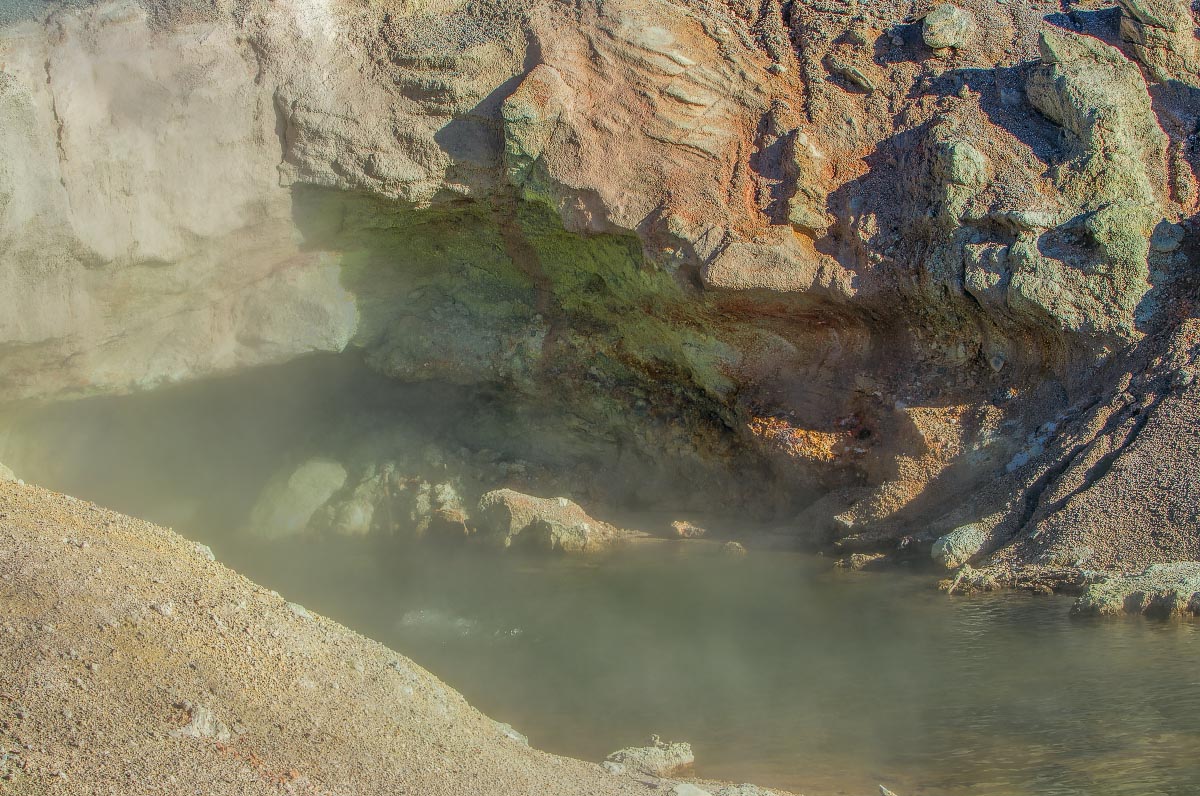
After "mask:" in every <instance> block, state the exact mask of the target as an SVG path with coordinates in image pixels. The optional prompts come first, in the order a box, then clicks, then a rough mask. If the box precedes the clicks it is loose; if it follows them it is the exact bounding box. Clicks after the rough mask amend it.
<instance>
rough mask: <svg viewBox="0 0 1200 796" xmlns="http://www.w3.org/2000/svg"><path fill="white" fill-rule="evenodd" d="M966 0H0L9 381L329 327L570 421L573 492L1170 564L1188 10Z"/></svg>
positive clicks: (1188, 369) (1187, 412) (127, 374)
mask: <svg viewBox="0 0 1200 796" xmlns="http://www.w3.org/2000/svg"><path fill="white" fill-rule="evenodd" d="M960 6H961V7H950V6H947V7H943V6H939V7H937V8H936V9H934V10H933V12H932V13H930V14H929V15H927V16H917V15H912V14H911V10H912V9H911V7H910V5H909V4H907V3H904V4H901V3H894V2H879V3H870V4H861V5H860V4H858V3H853V2H841V0H832V1H831V2H825V3H807V2H790V3H783V4H780V3H777V2H774V1H773V0H772V2H767V3H763V4H757V3H755V4H751V3H742V2H739V0H724V2H722V1H721V0H690V1H689V2H684V3H676V2H667V1H666V0H649V1H647V0H637V1H636V2H635V1H634V0H604V1H603V2H586V3H575V2H560V1H558V0H505V1H504V2H462V1H461V0H390V1H389V2H365V0H363V1H362V2H358V1H357V0H289V2H274V3H270V2H265V0H264V1H263V2H258V1H257V0H246V1H242V2H233V1H232V0H214V1H213V2H203V3H201V2H186V1H185V0H168V1H167V2H149V1H148V0H147V2H145V3H144V4H138V3H134V2H102V3H93V4H85V5H84V6H83V7H80V8H74V7H73V8H64V9H60V10H57V11H53V12H49V13H41V14H40V16H36V17H34V16H33V15H32V14H28V15H26V16H25V17H24V18H21V19H16V20H13V21H10V22H9V23H8V24H7V26H6V27H4V28H3V29H0V65H2V71H0V139H2V140H3V146H4V151H5V153H6V158H5V160H4V163H3V164H0V208H3V211H2V212H3V215H2V217H0V240H2V241H3V245H2V247H0V277H2V279H3V283H4V284H5V286H6V287H5V290H4V291H3V293H2V294H0V368H2V369H3V372H4V374H5V378H4V380H3V382H2V383H0V398H3V399H5V400H18V399H37V400H57V399H61V398H66V397H72V396H79V395H85V394H93V393H123V392H129V391H134V390H145V389H153V388H155V387H157V386H160V385H164V384H167V383H172V382H179V381H184V380H191V379H200V378H203V377H206V376H210V375H213V374H218V373H225V372H230V371H235V370H244V369H249V368H254V367H257V366H261V365H265V364H269V363H278V362H283V361H287V360H289V359H293V358H295V357H298V356H300V355H303V354H306V353H309V352H317V351H327V352H328V351H343V350H346V349H359V350H361V351H362V352H363V354H364V355H365V357H366V359H367V361H368V362H369V363H370V365H371V366H372V367H373V368H374V369H376V370H378V371H379V372H381V373H383V374H386V375H387V376H389V377H391V378H394V379H397V380H402V381H406V382H413V383H416V382H430V383H438V384H449V385H456V386H458V387H460V388H462V389H464V390H471V391H475V392H477V393H480V394H486V395H488V396H490V398H489V400H491V401H493V402H495V403H497V404H501V405H503V406H504V407H506V410H505V412H506V414H505V417H507V418H508V423H509V425H508V426H506V431H507V433H510V434H513V435H521V434H536V433H538V429H539V419H538V418H539V412H540V411H543V410H545V411H547V412H553V413H557V414H558V415H560V416H563V417H567V418H569V419H570V422H569V423H567V424H566V426H567V427H568V428H569V429H570V432H569V434H567V437H569V439H568V440H567V441H565V442H564V441H562V440H560V441H559V442H560V443H561V445H562V446H565V447H566V448H567V449H571V446H572V445H575V446H587V447H588V450H589V452H590V453H591V454H595V455H594V456H592V461H594V462H595V465H594V467H592V469H590V470H588V469H586V468H585V469H583V470H581V471H579V472H573V473H569V474H562V473H558V474H557V475H556V476H555V477H556V478H557V481H556V482H555V485H556V486H557V487H559V488H561V489H562V490H563V491H574V492H575V493H576V494H585V493H586V494H589V495H592V496H593V497H594V499H595V501H596V502H598V503H601V504H603V503H605V502H607V503H609V504H616V503H621V502H629V501H631V500H632V501H635V502H639V503H640V504H643V505H649V506H655V507H672V508H686V509H691V510H697V511H700V510H704V511H714V510H717V509H722V510H734V511H746V510H750V511H752V512H753V513H754V514H756V515H757V516H759V517H761V518H763V519H765V520H769V521H770V522H773V523H775V524H776V525H780V526H782V527H783V529H784V530H785V531H787V532H789V533H794V534H797V535H800V536H803V537H804V538H805V539H806V540H807V541H809V542H811V543H814V544H820V545H833V546H835V547H836V548H838V549H840V550H843V551H846V552H851V551H865V550H883V551H887V552H894V553H896V554H897V555H906V554H909V553H911V552H912V551H921V550H927V549H928V548H929V546H930V545H931V544H932V543H933V541H934V540H935V539H937V538H938V537H939V536H942V535H943V534H945V533H947V532H949V531H951V530H952V529H954V528H955V527H957V526H960V525H965V524H972V525H973V528H974V530H973V532H972V534H970V536H971V537H972V538H975V539H978V544H973V550H972V551H968V553H967V554H966V558H965V559H964V560H976V561H978V560H979V558H981V557H982V556H985V555H987V554H989V553H992V552H993V551H996V550H1000V552H999V553H998V554H997V555H996V556H995V557H994V558H993V559H992V563H994V564H997V565H998V566H999V565H1011V566H1018V565H1025V564H1029V563H1038V564H1040V565H1043V566H1060V565H1072V566H1076V567H1079V566H1089V567H1106V566H1107V567H1130V566H1135V565H1143V564H1147V563H1151V562H1155V561H1164V560H1174V559H1180V558H1200V533H1197V530H1196V528H1197V516H1196V513H1195V506H1196V505H1197V502H1196V499H1195V498H1196V496H1195V495H1194V494H1193V493H1194V492H1195V490H1196V488H1197V485H1196V480H1195V478H1194V476H1193V473H1194V472H1195V465H1196V461H1195V459H1196V456H1197V454H1196V451H1197V447H1196V445H1194V444H1190V443H1189V442H1188V440H1189V439H1190V438H1191V437H1194V436H1195V433H1196V432H1195V429H1194V428H1193V426H1194V423H1192V422H1191V418H1194V417H1195V410H1196V408H1197V406H1196V404H1197V402H1198V401H1200V386H1196V385H1194V384H1193V378H1192V368H1193V364H1194V359H1195V357H1196V355H1197V353H1198V352H1197V350H1196V344H1197V332H1198V330H1200V326H1198V325H1197V321H1196V318H1195V316H1196V309H1195V307H1196V304H1195V300H1196V285H1195V282H1194V276H1193V274H1192V270H1193V269H1194V267H1195V264H1196V258H1197V243H1196V234H1195V233H1196V225H1197V220H1196V213H1197V208H1198V202H1200V197H1198V191H1197V177H1196V174H1197V170H1198V158H1200V141H1198V138H1197V135H1198V133H1197V130H1198V128H1197V123H1198V118H1200V77H1198V76H1197V50H1198V47H1197V40H1196V35H1195V28H1196V19H1195V16H1194V14H1193V9H1192V7H1191V6H1190V4H1189V3H1188V1H1187V0H1154V2H1151V1H1150V0H1121V2H1120V4H1119V5H1118V6H1113V7H1109V6H1104V5H1102V4H1099V3H1081V4H1077V5H1074V6H1073V7H1072V10H1070V11H1069V12H1067V13H1063V12H1061V10H1060V4H1058V3H1057V2H1055V3H1049V2H1037V1H1036V0H1029V1H1028V2H1019V3H1018V2H1006V3H1001V2H996V0H970V2H964V3H961V4H960ZM535 409H536V411H535ZM486 436H487V435H486V434H484V435H482V436H481V438H480V440H477V441H476V443H477V445H476V446H477V447H483V446H485V444H486V443H485V441H484V438H485V437H486ZM549 446H550V447H553V444H549ZM468 447H470V446H469V445H468ZM597 451H599V452H597ZM530 458H532V459H535V460H536V458H537V457H536V455H533V456H531V457H530ZM533 464H534V465H535V466H536V465H537V464H538V462H537V461H534V462H533ZM542 464H543V465H545V464H546V463H545V462H543V463H542ZM359 465H360V466H358V468H357V470H356V469H355V466H351V467H350V470H351V472H349V473H347V472H346V471H344V470H343V471H342V478H341V483H340V484H339V485H337V487H336V488H335V490H334V491H335V492H336V493H337V494H340V495H341V497H340V498H338V497H337V496H336V495H335V497H334V498H331V500H333V501H334V502H335V503H336V502H337V501H338V500H341V501H342V508H343V509H344V506H345V505H347V504H348V503H347V502H350V503H353V502H354V501H359V502H362V501H365V502H366V504H368V507H369V504H371V502H372V499H371V497H370V496H371V495H372V494H375V493H374V492H373V491H372V489H374V488H375V487H373V486H372V484H374V483H375V481H378V478H379V475H378V474H379V472H381V471H382V470H381V469H380V468H381V467H383V465H382V464H381V463H380V462H372V463H368V464H362V463H359ZM389 466H390V465H389ZM489 472H495V473H498V475H495V477H493V478H492V481H493V482H492V483H486V484H480V485H479V489H480V490H482V489H490V488H495V487H502V486H510V485H512V484H511V483H505V481H506V476H504V475H502V473H511V472H512V470H511V469H509V470H505V469H504V468H499V469H495V470H494V471H489ZM614 472H616V473H617V474H614ZM647 474H652V477H651V476H649V475H647ZM372 479H375V481H372ZM508 480H509V481H511V479H508ZM385 491H386V490H385ZM427 501H428V499H427ZM435 502H436V501H435ZM589 508H591V509H592V510H595V508H594V507H593V506H590V507H589ZM339 510H342V509H339V508H338V507H337V506H333V505H331V507H330V508H329V510H328V512H326V513H329V512H332V513H333V514H337V513H338V511H339ZM363 510H364V511H365V510H366V509H365V508H364V509H363ZM446 510H456V509H454V507H453V506H448V507H446ZM797 514H799V516H797ZM366 516H367V517H368V518H369V516H370V514H369V513H368V514H367V515H366ZM359 524H362V523H359ZM367 524H368V525H369V520H368V522H367ZM957 558H961V556H959V557H957ZM957 558H956V560H957Z"/></svg>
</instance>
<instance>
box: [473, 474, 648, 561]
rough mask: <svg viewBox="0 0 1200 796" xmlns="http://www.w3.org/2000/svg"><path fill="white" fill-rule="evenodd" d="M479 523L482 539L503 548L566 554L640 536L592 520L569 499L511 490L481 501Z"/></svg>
mask: <svg viewBox="0 0 1200 796" xmlns="http://www.w3.org/2000/svg"><path fill="white" fill-rule="evenodd" d="M476 522H477V525H478V530H479V533H480V534H481V535H482V536H483V537H485V538H488V539H490V540H492V541H494V542H496V543H497V544H499V545H501V546H502V547H512V546H513V545H514V544H518V543H519V544H522V545H526V546H530V547H535V548H540V549H543V550H551V551H561V552H564V553H595V552H600V551H602V550H608V549H610V548H612V547H614V546H615V545H617V544H619V543H621V542H622V541H625V540H627V539H629V538H632V537H634V536H636V535H637V534H634V533H632V532H629V531H624V530H621V529H620V528H617V527H615V526H613V525H609V524H608V523H606V522H601V521H599V520H596V519H593V518H592V517H590V516H589V515H588V513H587V512H585V511H584V510H583V509H582V508H581V507H580V506H579V504H577V503H574V502H573V501H570V500H568V499H567V498H563V497H559V498H536V497H533V496H531V495H525V494H522V493H521V492H517V491H515V490H512V489H497V490H495V491H493V492H488V493H487V494H486V495H484V496H483V497H482V498H480V500H479V513H478V516H477V518H476Z"/></svg>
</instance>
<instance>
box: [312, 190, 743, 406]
mask: <svg viewBox="0 0 1200 796" xmlns="http://www.w3.org/2000/svg"><path fill="white" fill-rule="evenodd" d="M294 198H295V211H294V214H295V218H296V221H297V225H298V227H299V229H301V231H302V232H303V234H304V236H305V240H306V242H307V244H308V245H309V246H311V247H313V248H316V249H323V250H327V251H330V252H333V253H334V254H335V256H337V257H339V258H340V263H341V267H342V281H343V284H344V286H345V287H346V288H347V290H349V291H350V292H351V293H353V294H354V296H355V297H356V302H357V306H358V312H359V324H358V329H357V332H356V335H355V338H354V341H353V344H354V345H356V346H358V347H360V348H362V349H364V350H365V351H366V352H367V355H368V361H369V362H370V363H371V365H372V366H373V367H375V368H376V369H378V370H380V371H381V372H384V373H386V374H388V375H390V376H393V377H396V378H401V379H405V380H426V379H442V380H446V381H450V382H455V383H463V384H485V383H496V384H503V385H508V386H512V387H515V388H517V389H518V390H519V391H521V392H525V393H533V392H538V391H542V390H544V389H545V388H547V387H549V386H550V385H551V384H553V383H556V382H557V383H559V386H562V385H563V384H564V383H565V384H566V385H568V386H570V387H583V386H585V385H590V388H589V389H588V390H587V393H586V396H583V395H581V396H578V397H580V398H584V397H586V403H589V404H591V406H592V411H591V412H589V413H588V414H591V415H599V416H601V417H607V418H608V419H610V420H613V421H615V420H616V419H617V417H618V416H620V415H623V414H625V413H627V410H628V405H629V403H630V402H631V401H636V400H639V399H644V400H658V401H661V400H662V398H663V397H664V396H670V397H673V399H674V402H680V403H693V404H697V403H698V404H704V405H705V406H704V413H705V414H707V415H710V416H712V415H713V413H716V415H723V414H725V411H724V410H723V409H722V408H721V404H723V403H724V402H725V401H726V400H727V399H728V397H729V396H730V394H731V392H732V390H733V383H732V381H731V380H730V379H729V378H728V377H727V376H726V375H725V374H724V372H723V369H724V367H725V364H726V363H727V362H729V361H730V360H731V359H732V357H733V356H734V354H733V350H732V349H731V348H730V347H729V346H727V345H726V344H724V343H723V342H721V341H720V340H719V339H718V338H717V337H716V336H714V335H713V334H711V333H710V332H709V331H708V329H709V328H711V327H712V323H711V319H710V318H709V317H708V310H707V307H706V305H705V303H704V302H703V301H702V300H700V298H699V297H697V296H693V295H689V294H688V293H687V292H686V290H685V288H684V287H683V286H682V285H680V283H679V282H677V281H676V279H675V278H674V277H673V276H672V275H671V274H669V273H667V272H665V271H663V270H661V269H659V268H657V267H654V266H653V265H652V264H649V263H648V262H647V261H646V259H645V257H644V256H643V253H642V249H641V245H640V242H639V241H638V240H637V238H636V237H634V236H632V235H617V234H602V235H590V236H581V235H577V234H575V233H572V232H569V231H567V230H566V229H564V228H563V226H562V224H561V222H560V221H559V219H558V217H557V215H556V214H555V213H554V212H553V211H552V210H550V209H549V208H548V207H546V206H545V205H543V204H542V203H540V202H528V201H517V202H513V203H511V204H500V205H488V204H484V203H480V202H457V203H453V204H447V205H438V206H435V207H431V208H425V209H414V208H411V207H408V206H405V205H402V204H399V203H394V202H388V201H385V200H383V199H379V198H376V197H372V196H367V195H364V194H354V193H347V192H340V191H332V190H326V189H315V188H300V189H297V190H296V192H295V195H294ZM597 388H598V389H597ZM676 408H679V407H678V406H677V407H676Z"/></svg>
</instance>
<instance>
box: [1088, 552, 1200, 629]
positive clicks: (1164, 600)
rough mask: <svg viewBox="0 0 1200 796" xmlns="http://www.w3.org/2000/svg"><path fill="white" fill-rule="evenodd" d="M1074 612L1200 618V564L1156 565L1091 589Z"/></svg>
mask: <svg viewBox="0 0 1200 796" xmlns="http://www.w3.org/2000/svg"><path fill="white" fill-rule="evenodd" d="M1071 613H1073V614H1077V615H1084V616H1088V615H1090V616H1120V615H1122V614H1146V615H1149V616H1160V617H1167V616H1187V615H1192V616H1196V615H1200V561H1178V562H1175V563H1173V564H1154V565H1152V566H1149V567H1147V568H1146V569H1145V570H1143V571H1142V572H1141V573H1140V574H1138V575H1124V576H1122V575H1117V576H1113V577H1109V578H1107V579H1106V580H1103V581H1101V582H1099V583H1093V584H1092V585H1090V586H1088V587H1087V588H1086V589H1085V590H1084V592H1083V594H1081V595H1080V596H1079V599H1078V600H1076V601H1075V605H1074V606H1073V607H1072V609H1071Z"/></svg>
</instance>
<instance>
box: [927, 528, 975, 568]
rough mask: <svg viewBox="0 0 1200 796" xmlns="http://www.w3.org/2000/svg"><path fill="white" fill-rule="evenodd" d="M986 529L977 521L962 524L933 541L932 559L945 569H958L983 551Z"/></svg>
mask: <svg viewBox="0 0 1200 796" xmlns="http://www.w3.org/2000/svg"><path fill="white" fill-rule="evenodd" d="M987 541H988V534H987V530H986V529H985V528H984V527H983V526H982V525H979V524H977V523H972V524H970V525H963V526H960V527H958V528H955V529H954V530H953V531H951V532H950V533H948V534H946V535H945V536H943V537H941V538H939V539H938V540H937V541H936V542H934V543H933V552H932V555H933V560H934V561H936V562H938V563H939V564H941V565H942V566H944V567H945V568H946V569H958V568H959V567H961V566H962V565H963V564H966V563H967V562H969V561H970V560H971V559H973V558H975V557H976V556H977V555H979V554H980V553H981V552H983V548H984V546H985V545H986V544H987Z"/></svg>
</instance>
